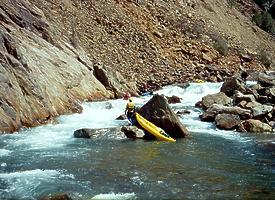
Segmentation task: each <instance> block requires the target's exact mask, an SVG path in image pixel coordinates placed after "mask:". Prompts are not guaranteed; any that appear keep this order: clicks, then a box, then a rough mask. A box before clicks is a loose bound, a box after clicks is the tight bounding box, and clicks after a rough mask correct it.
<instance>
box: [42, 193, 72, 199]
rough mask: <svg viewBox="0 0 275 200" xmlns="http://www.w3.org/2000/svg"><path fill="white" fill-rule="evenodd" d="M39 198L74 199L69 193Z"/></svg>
mask: <svg viewBox="0 0 275 200" xmlns="http://www.w3.org/2000/svg"><path fill="white" fill-rule="evenodd" d="M39 200H72V198H71V197H69V196H68V195H67V194H55V195H52V196H47V197H41V198H39Z"/></svg>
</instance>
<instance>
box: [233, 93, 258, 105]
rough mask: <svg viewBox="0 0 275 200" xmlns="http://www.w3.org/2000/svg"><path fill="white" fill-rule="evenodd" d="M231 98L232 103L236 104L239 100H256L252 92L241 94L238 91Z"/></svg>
mask: <svg viewBox="0 0 275 200" xmlns="http://www.w3.org/2000/svg"><path fill="white" fill-rule="evenodd" d="M233 99H234V104H238V103H240V102H241V101H245V102H252V101H255V100H256V99H255V97H254V95H252V94H242V93H240V92H239V93H237V94H235V95H234V97H233Z"/></svg>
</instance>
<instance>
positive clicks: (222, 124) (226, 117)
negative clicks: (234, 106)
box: [215, 114, 241, 130]
mask: <svg viewBox="0 0 275 200" xmlns="http://www.w3.org/2000/svg"><path fill="white" fill-rule="evenodd" d="M215 123H216V126H217V127H218V128H220V129H224V130H233V129H235V128H237V126H238V124H240V123H241V119H240V117H239V116H238V115H232V114H218V115H216V117H215Z"/></svg>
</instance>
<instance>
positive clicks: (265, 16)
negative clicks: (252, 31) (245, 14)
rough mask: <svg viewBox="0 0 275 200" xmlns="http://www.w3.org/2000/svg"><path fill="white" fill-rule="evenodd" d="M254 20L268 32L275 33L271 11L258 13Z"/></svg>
mask: <svg viewBox="0 0 275 200" xmlns="http://www.w3.org/2000/svg"><path fill="white" fill-rule="evenodd" d="M252 20H253V21H254V22H255V23H256V25H257V26H259V27H260V28H261V29H263V30H265V31H266V32H269V33H271V34H274V33H275V23H274V20H273V18H272V16H271V14H270V13H269V12H264V13H256V14H255V15H254V16H253V18H252Z"/></svg>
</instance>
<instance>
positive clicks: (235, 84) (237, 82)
mask: <svg viewBox="0 0 275 200" xmlns="http://www.w3.org/2000/svg"><path fill="white" fill-rule="evenodd" d="M236 90H237V91H240V92H242V93H245V92H246V85H245V83H244V81H243V80H242V79H240V78H237V77H230V78H227V79H226V80H225V82H224V83H223V84H222V87H221V90H220V91H221V92H224V93H225V94H226V95H227V96H232V95H233V94H234V93H235V91H236Z"/></svg>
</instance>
